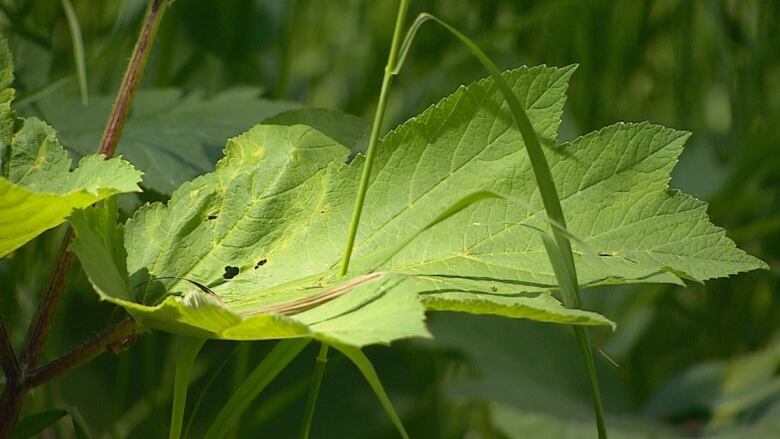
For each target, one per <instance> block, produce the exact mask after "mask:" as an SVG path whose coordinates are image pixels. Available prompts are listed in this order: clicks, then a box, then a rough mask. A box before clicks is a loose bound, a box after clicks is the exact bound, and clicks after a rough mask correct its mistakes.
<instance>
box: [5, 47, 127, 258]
mask: <svg viewBox="0 0 780 439" xmlns="http://www.w3.org/2000/svg"><path fill="white" fill-rule="evenodd" d="M12 82H13V62H12V60H11V55H10V52H9V49H8V44H7V43H6V41H5V40H3V39H1V38H0V257H3V256H5V255H7V254H9V253H11V252H12V251H14V250H16V249H17V248H19V247H21V246H22V245H24V244H25V243H27V242H28V241H30V240H31V239H33V238H35V237H36V236H38V235H39V234H41V233H43V232H44V231H46V230H48V229H51V228H53V227H56V226H58V225H59V224H62V223H63V222H65V219H66V217H67V216H68V215H69V214H70V212H71V211H72V210H73V209H76V208H84V207H87V206H89V205H91V204H93V203H95V202H97V201H100V200H102V199H105V198H108V197H110V196H112V195H114V194H118V193H122V192H134V191H140V188H139V187H138V183H139V182H140V180H141V173H140V172H139V171H137V170H135V169H134V168H133V167H132V166H131V165H130V164H129V163H128V162H126V161H124V160H122V159H121V158H113V159H109V160H106V159H105V157H103V156H100V155H89V156H85V157H84V158H82V159H81V161H80V162H79V166H78V168H77V169H75V170H74V171H73V172H71V171H70V166H71V160H70V158H69V157H68V154H67V153H66V152H65V150H64V149H63V147H62V145H60V143H59V141H58V140H57V138H56V136H55V132H54V130H53V129H52V128H51V127H50V126H48V125H46V124H45V123H44V122H42V121H41V120H39V119H36V118H29V119H24V120H17V117H16V112H15V111H14V110H13V109H12V108H11V103H12V101H13V99H14V89H13V88H11V84H12ZM96 145H97V143H95V144H94V145H93V146H92V147H93V148H95V146H96Z"/></svg>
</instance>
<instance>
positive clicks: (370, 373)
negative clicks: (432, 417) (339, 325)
mask: <svg viewBox="0 0 780 439" xmlns="http://www.w3.org/2000/svg"><path fill="white" fill-rule="evenodd" d="M334 347H335V348H336V349H338V350H339V351H341V353H342V354H344V355H346V356H347V358H349V359H350V360H351V361H352V362H353V363H354V364H355V366H357V368H358V369H359V370H360V373H362V374H363V376H364V377H365V378H366V381H368V385H369V386H371V390H373V391H374V394H375V395H376V397H377V398H379V402H380V403H382V407H384V409H385V411H386V412H387V415H388V416H390V420H391V421H393V424H394V425H395V427H396V428H397V429H398V433H400V435H401V437H403V438H404V439H409V435H408V434H407V433H406V429H405V428H404V425H403V424H402V423H401V418H399V417H398V413H396V411H395V408H394V407H393V403H392V402H391V401H390V397H388V396H387V392H385V388H384V387H383V386H382V382H381V381H379V376H378V375H377V374H376V370H375V369H374V365H373V364H371V360H369V359H368V357H366V354H364V353H363V351H361V350H360V349H358V348H356V347H353V346H346V345H334Z"/></svg>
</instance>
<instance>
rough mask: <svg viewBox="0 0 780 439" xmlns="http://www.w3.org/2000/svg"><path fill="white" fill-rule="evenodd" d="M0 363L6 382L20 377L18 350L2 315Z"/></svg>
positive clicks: (0, 325) (0, 321)
mask: <svg viewBox="0 0 780 439" xmlns="http://www.w3.org/2000/svg"><path fill="white" fill-rule="evenodd" d="M0 365H1V366H2V367H3V373H4V374H5V380H6V382H10V381H12V380H18V379H19V375H20V371H21V368H20V367H19V359H18V358H17V357H16V351H14V346H13V344H12V343H11V337H10V336H9V335H8V329H6V327H5V322H4V321H3V318H2V317H0Z"/></svg>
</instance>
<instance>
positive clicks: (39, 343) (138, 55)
mask: <svg viewBox="0 0 780 439" xmlns="http://www.w3.org/2000/svg"><path fill="white" fill-rule="evenodd" d="M169 3H170V2H169V0H151V2H150V4H149V9H148V12H147V14H146V18H145V19H144V24H143V27H142V28H141V33H140V34H139V36H138V39H137V41H136V45H135V48H134V49H133V54H132V56H131V58H130V62H129V64H128V66H127V70H126V71H125V76H124V78H123V79H122V84H121V86H120V88H119V92H118V93H117V97H116V100H115V102H114V106H113V108H112V111H111V115H110V116H109V119H108V122H107V123H106V128H105V131H104V132H103V137H102V138H101V141H100V146H99V148H98V153H99V154H104V155H106V156H107V157H111V156H113V155H114V152H115V151H116V146H117V144H118V142H119V138H120V136H121V134H122V129H123V127H124V124H125V122H126V121H127V117H128V115H129V112H130V108H131V107H132V103H133V97H134V96H135V92H136V91H137V89H138V86H139V84H140V82H141V77H142V74H143V71H144V69H145V67H146V62H147V61H148V59H149V53H150V52H151V48H152V45H153V43H154V38H155V36H156V35H157V30H158V28H159V25H160V21H161V20H162V17H163V14H164V12H165V10H166V8H167V6H168V4H169ZM73 237H74V234H73V230H72V229H71V228H70V227H69V228H68V230H67V232H66V234H65V237H64V239H63V242H62V245H61V247H60V251H59V254H58V256H57V261H56V263H55V267H54V273H53V275H52V278H51V281H50V282H49V285H48V287H47V289H46V292H45V293H44V296H43V299H42V300H41V302H40V303H39V304H38V307H37V308H36V310H35V315H34V317H33V321H32V323H31V324H30V328H29V329H28V331H27V337H26V339H25V343H24V347H23V348H22V353H21V358H20V361H19V365H20V367H21V375H22V376H24V375H25V374H26V372H27V371H28V370H31V369H33V368H35V366H36V365H37V363H38V360H39V358H40V355H41V352H42V351H43V346H44V345H45V343H46V339H47V338H48V334H49V331H50V329H51V326H52V324H53V322H54V318H55V316H56V314H57V310H58V309H59V306H60V303H61V302H62V296H63V292H64V290H65V283H66V281H67V279H68V274H69V272H70V268H71V266H72V265H73V261H74V258H75V256H74V255H73V253H71V252H69V251H68V249H69V247H70V244H71V242H72V241H73ZM109 331H110V330H109ZM88 343H89V342H88ZM77 351H78V349H77ZM78 352H81V354H90V355H91V352H92V351H91V350H90V349H85V350H83V351H78ZM99 352H100V351H97V353H99ZM97 353H95V354H94V355H97ZM87 357H88V355H87ZM87 357H85V361H88V360H89V359H91V358H87ZM56 361H58V360H55V362H56ZM67 362H68V363H67V364H73V365H74V366H73V367H75V365H79V364H81V363H83V362H84V361H81V359H80V358H68V359H67ZM53 363H54V362H53ZM68 369H69V368H67V367H66V368H63V369H56V368H55V369H54V370H55V371H56V370H62V371H65V370H68ZM27 390H29V387H26V386H24V385H20V386H6V388H5V389H4V390H3V395H2V397H0V418H2V419H3V421H4V422H2V425H0V439H5V438H7V437H9V436H10V434H11V432H12V431H13V428H14V426H15V425H16V421H17V420H18V417H19V413H20V412H21V407H22V403H23V401H24V397H25V395H26V393H27Z"/></svg>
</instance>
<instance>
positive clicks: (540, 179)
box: [407, 13, 607, 439]
mask: <svg viewBox="0 0 780 439" xmlns="http://www.w3.org/2000/svg"><path fill="white" fill-rule="evenodd" d="M426 21H435V22H436V23H439V24H440V25H441V26H442V27H444V28H445V29H447V30H448V31H449V32H450V33H452V34H453V35H454V36H455V37H456V38H458V39H459V40H460V41H461V42H462V43H463V44H464V45H465V46H466V47H467V48H468V49H469V50H470V51H471V53H472V54H473V55H474V56H475V57H476V58H477V59H478V60H479V62H480V63H481V64H482V66H483V67H484V68H485V70H487V71H488V73H489V74H490V76H491V77H492V78H493V80H494V81H495V83H496V85H497V86H498V88H499V90H500V91H501V94H502V95H504V99H506V101H507V104H508V105H509V109H510V110H511V112H512V116H513V118H514V120H515V123H516V124H517V127H518V128H519V130H520V134H521V136H522V138H523V142H524V143H525V147H526V152H527V154H528V158H529V159H530V161H531V166H532V167H533V170H534V177H535V179H536V184H537V186H538V187H539V193H540V195H541V197H542V203H543V204H544V209H545V211H546V212H547V216H548V217H549V218H550V220H551V221H552V222H554V223H557V224H559V225H560V226H561V228H562V229H564V230H565V229H566V220H565V217H564V215H563V208H562V207H561V202H560V199H559V198H558V192H557V190H556V188H555V182H554V180H553V178H552V172H551V171H550V167H549V165H548V164H547V159H546V158H545V156H544V150H543V149H542V145H541V142H540V141H539V137H538V136H537V135H536V131H535V130H534V128H533V125H532V124H531V121H530V119H529V118H528V115H527V114H526V112H525V109H524V108H523V105H522V104H521V103H520V101H519V100H518V98H517V96H516V95H515V94H514V92H513V91H512V88H511V87H510V86H509V84H507V82H506V81H505V80H504V78H503V77H502V76H501V71H500V70H499V69H498V66H496V65H495V63H493V61H491V60H490V58H488V56H487V55H485V53H484V52H483V51H482V50H481V49H480V48H479V47H478V46H477V45H476V44H475V43H474V42H473V41H471V39H469V38H468V37H467V36H465V35H464V34H462V33H461V32H459V31H458V30H457V29H455V28H453V27H452V26H450V25H449V24H447V23H445V22H444V21H442V20H439V19H438V18H436V17H435V16H433V15H430V14H425V13H424V14H420V16H419V17H418V18H417V20H416V21H415V24H416V25H417V27H419V26H420V25H421V24H422V23H425V22H426ZM415 33H416V29H414V32H410V33H409V36H410V38H413V37H414V34H415ZM409 44H411V42H410V43H409ZM407 50H408V47H407ZM552 233H553V237H554V239H555V246H552V245H551V244H552V243H550V242H548V241H547V240H545V247H546V248H547V251H548V256H549V258H550V261H551V263H553V269H554V270H555V274H556V278H557V280H558V285H559V288H560V289H561V293H562V295H563V299H564V304H565V305H566V306H568V307H570V308H580V307H581V302H580V296H579V283H578V282H577V271H576V268H575V265H574V256H573V253H572V248H571V241H569V238H568V236H567V234H565V233H562V232H561V231H560V230H559V228H557V227H553V228H552ZM552 247H555V248H556V250H557V251H553V253H550V250H551V248H552ZM575 335H576V338H577V343H578V345H579V347H580V351H581V352H582V355H583V359H584V361H585V365H586V369H587V372H588V378H589V380H590V384H591V388H592V389H593V399H594V411H595V413H596V424H597V427H598V433H599V438H602V439H604V438H606V437H607V432H606V428H605V423H604V410H603V407H602V404H601V396H600V392H599V385H598V378H597V377H596V374H595V367H592V365H593V352H592V349H591V347H590V342H589V340H588V336H587V333H585V332H584V329H582V328H575Z"/></svg>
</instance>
